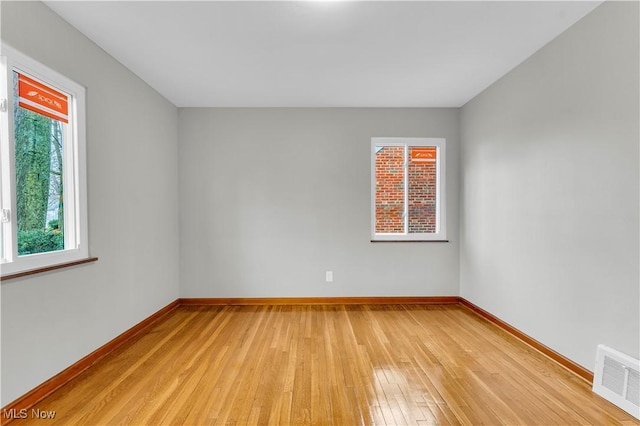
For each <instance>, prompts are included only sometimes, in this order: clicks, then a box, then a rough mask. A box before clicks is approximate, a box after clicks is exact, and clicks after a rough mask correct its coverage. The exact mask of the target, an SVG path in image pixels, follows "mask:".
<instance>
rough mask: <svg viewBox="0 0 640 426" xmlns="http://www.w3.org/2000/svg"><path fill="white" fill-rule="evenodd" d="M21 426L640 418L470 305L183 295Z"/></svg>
mask: <svg viewBox="0 0 640 426" xmlns="http://www.w3.org/2000/svg"><path fill="white" fill-rule="evenodd" d="M34 408H36V409H39V410H44V411H55V413H56V415H55V418H54V419H53V420H41V419H40V420H38V419H35V418H34V417H33V416H32V415H31V410H29V411H30V413H29V418H28V419H26V420H16V421H14V422H13V423H12V424H13V425H25V424H37V425H46V424H60V425H72V424H83V425H89V424H91V425H103V424H130V425H162V424H189V425H204V424H229V425H232V424H235V425H252V424H281V425H285V424H292V425H303V424H318V425H329V424H334V425H358V424H402V425H415V424H418V425H428V424H472V425H480V424H486V425H499V424H508V425H520V424H539V425H568V424H596V425H616V424H625V425H631V424H638V422H636V421H635V420H634V419H633V417H631V416H629V415H628V414H626V413H625V412H623V411H622V410H619V409H618V408H616V407H615V406H613V405H611V404H609V403H608V402H606V401H605V400H603V399H601V398H600V397H598V396H596V395H594V394H593V393H592V392H591V390H590V386H589V384H588V383H587V382H586V381H584V380H583V379H581V378H578V377H577V376H575V375H574V374H572V373H570V372H568V371H566V370H565V369H563V368H562V367H560V366H558V365H557V364H555V363H554V362H552V361H550V360H549V359H547V358H546V357H544V356H543V355H541V354H539V353H538V352H536V351H535V350H533V349H531V348H530V347H529V346H527V345H525V344H523V343H521V342H520V341H518V340H516V339H515V338H513V337H511V336H510V335H508V334H506V333H504V332H503V331H501V330H500V329H498V328H497V327H495V326H494V325H492V324H490V323H488V322H486V321H485V320H483V319H481V318H480V317H478V316H477V315H476V314H474V313H472V312H471V311H469V310H467V309H466V308H464V307H462V306H459V305H448V306H445V305H442V306H418V305H320V306H317V305H316V306H226V307H221V306H209V307H187V306H182V307H180V308H178V309H176V310H175V311H173V312H172V313H170V314H169V315H168V316H167V317H165V318H164V319H162V320H161V321H160V322H158V323H157V324H156V325H155V326H153V327H152V328H151V329H150V331H149V332H147V333H145V334H143V335H141V336H138V337H137V338H136V339H135V341H133V342H131V343H129V344H127V345H125V346H124V347H122V348H120V349H119V350H117V351H116V352H114V353H113V354H111V355H109V356H107V357H106V358H105V359H103V360H102V361H100V362H99V363H97V364H96V365H95V366H93V367H92V368H90V369H89V370H88V371H86V372H85V373H83V374H82V375H81V376H79V377H78V378H76V379H75V380H74V381H72V382H71V383H69V384H68V385H66V386H65V387H63V388H62V389H60V390H58V391H57V392H55V393H54V394H52V395H51V396H49V397H48V398H46V399H45V400H44V401H42V402H41V403H40V404H38V405H37V406H36V407H34Z"/></svg>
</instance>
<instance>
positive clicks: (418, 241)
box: [371, 240, 449, 243]
mask: <svg viewBox="0 0 640 426" xmlns="http://www.w3.org/2000/svg"><path fill="white" fill-rule="evenodd" d="M371 242H372V243H448V242H449V240H371Z"/></svg>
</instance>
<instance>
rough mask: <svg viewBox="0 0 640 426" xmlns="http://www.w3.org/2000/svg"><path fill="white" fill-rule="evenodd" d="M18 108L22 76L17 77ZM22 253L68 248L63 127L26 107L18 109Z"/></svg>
mask: <svg viewBox="0 0 640 426" xmlns="http://www.w3.org/2000/svg"><path fill="white" fill-rule="evenodd" d="M13 88H14V90H13V94H14V99H15V105H18V73H16V72H14V75H13ZM14 111H15V113H14V135H15V170H16V210H17V211H16V219H17V227H18V254H19V255H26V254H34V253H44V252H50V251H56V250H63V249H64V205H63V175H62V168H63V167H62V166H63V158H62V153H63V134H64V131H63V128H62V126H64V125H65V124H64V123H62V122H60V121H58V120H54V119H51V118H48V117H45V116H44V115H41V114H38V113H36V112H32V111H29V110H27V109H25V108H22V107H16V108H15V109H14Z"/></svg>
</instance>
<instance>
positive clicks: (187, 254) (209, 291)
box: [178, 108, 459, 297]
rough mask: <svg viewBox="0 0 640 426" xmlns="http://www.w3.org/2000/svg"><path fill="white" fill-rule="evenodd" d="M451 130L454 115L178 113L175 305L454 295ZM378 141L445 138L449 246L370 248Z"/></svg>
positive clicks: (454, 143)
mask: <svg viewBox="0 0 640 426" xmlns="http://www.w3.org/2000/svg"><path fill="white" fill-rule="evenodd" d="M458 121H459V120H458V110H457V109H339V108H338V109H331V108H325V109H286V108H285V109H282V108H280V109H279V108H272V109H269V108H267V109H206V108H205V109H180V110H179V118H178V122H179V140H180V160H179V161H180V162H179V170H180V186H179V192H180V205H181V211H180V285H181V292H180V295H181V297H296V296H299V297H305V296H413V295H421V296H422V295H430V296H431V295H457V294H458V282H459V277H458V271H459V269H458V253H459V252H458V229H457V228H458V217H457V214H458V213H457V212H458V206H457V201H458V127H459V126H458ZM373 136H433V137H445V138H446V139H447V155H448V157H447V185H448V186H447V189H448V190H447V196H448V205H447V209H448V210H447V212H448V217H447V221H448V224H449V228H448V232H449V234H448V237H449V239H450V240H451V242H450V243H371V242H370V176H371V175H370V164H369V163H370V141H371V137H373ZM326 270H332V271H334V279H335V281H334V282H333V283H332V284H327V283H325V271H326Z"/></svg>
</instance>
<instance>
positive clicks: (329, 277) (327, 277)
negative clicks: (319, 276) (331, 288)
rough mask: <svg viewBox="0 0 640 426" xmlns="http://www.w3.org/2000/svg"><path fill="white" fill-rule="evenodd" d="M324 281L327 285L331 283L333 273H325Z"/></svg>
mask: <svg viewBox="0 0 640 426" xmlns="http://www.w3.org/2000/svg"><path fill="white" fill-rule="evenodd" d="M324 279H325V280H326V281H327V282H328V283H332V282H333V271H327V272H325V277H324Z"/></svg>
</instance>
